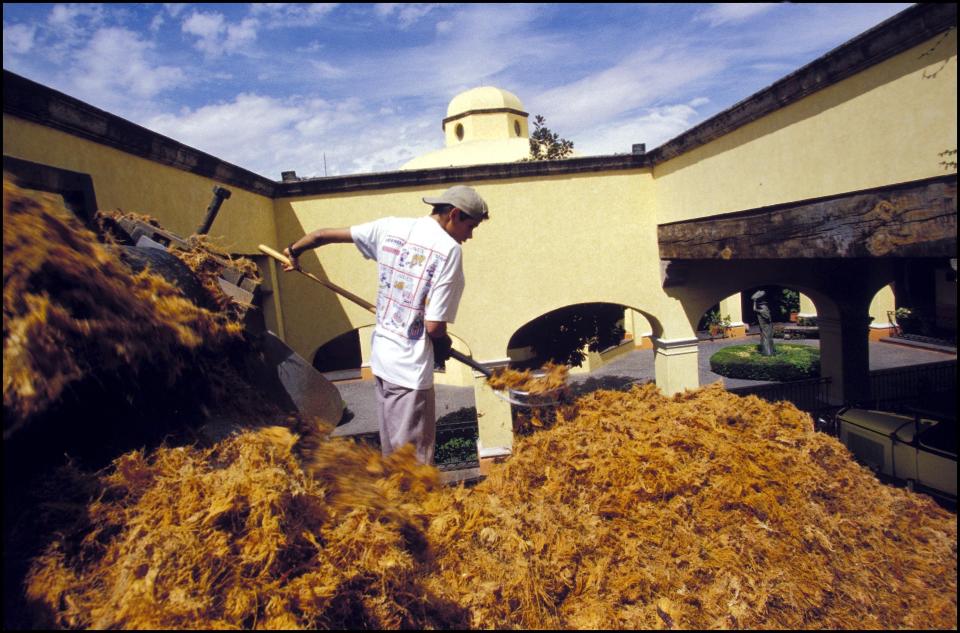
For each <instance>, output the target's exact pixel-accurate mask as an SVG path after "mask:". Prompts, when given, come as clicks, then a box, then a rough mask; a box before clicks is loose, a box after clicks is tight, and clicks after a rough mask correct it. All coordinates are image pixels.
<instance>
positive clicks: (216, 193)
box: [197, 185, 230, 235]
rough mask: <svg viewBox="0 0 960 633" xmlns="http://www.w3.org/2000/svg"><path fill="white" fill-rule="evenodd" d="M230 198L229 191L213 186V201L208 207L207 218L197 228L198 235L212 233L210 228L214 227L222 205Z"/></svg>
mask: <svg viewBox="0 0 960 633" xmlns="http://www.w3.org/2000/svg"><path fill="white" fill-rule="evenodd" d="M228 198H230V190H229V189H224V188H223V187H221V186H219V185H214V186H213V200H211V201H210V206H208V207H207V215H206V217H205V218H203V222H201V223H200V226H198V227H197V235H206V234H207V233H208V232H209V231H210V226H211V225H213V221H214V220H215V219H216V217H217V213H219V212H220V205H222V204H223V201H224V200H227V199H228Z"/></svg>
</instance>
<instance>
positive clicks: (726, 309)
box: [719, 292, 747, 337]
mask: <svg viewBox="0 0 960 633" xmlns="http://www.w3.org/2000/svg"><path fill="white" fill-rule="evenodd" d="M719 310H720V316H721V317H730V329H731V331H730V332H728V335H729V336H731V337H740V336H745V335H746V333H747V326H746V324H745V323H744V322H743V306H742V304H741V302H740V293H739V292H738V293H737V294H735V295H730V296H729V297H727V298H726V299H724V300H723V301H721V302H720V307H719Z"/></svg>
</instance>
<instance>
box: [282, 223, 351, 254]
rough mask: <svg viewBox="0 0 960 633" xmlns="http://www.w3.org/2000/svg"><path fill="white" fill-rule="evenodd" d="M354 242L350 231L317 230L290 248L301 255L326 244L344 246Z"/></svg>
mask: <svg viewBox="0 0 960 633" xmlns="http://www.w3.org/2000/svg"><path fill="white" fill-rule="evenodd" d="M352 241H353V238H352V237H351V235H350V229H317V230H316V231H311V232H310V233H307V234H306V235H304V236H303V237H301V238H300V239H299V240H297V241H295V242H293V243H292V244H290V246H291V247H292V248H293V250H294V252H295V253H296V254H297V255H299V254H300V253H302V252H304V251H308V250H311V249H314V248H319V247H321V246H324V245H325V244H343V243H346V242H352Z"/></svg>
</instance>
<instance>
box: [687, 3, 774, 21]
mask: <svg viewBox="0 0 960 633" xmlns="http://www.w3.org/2000/svg"><path fill="white" fill-rule="evenodd" d="M776 6H777V5H776V4H772V3H763V2H722V3H719V4H714V5H711V7H710V8H709V9H706V10H705V11H703V12H701V13H700V14H698V15H697V17H696V18H695V19H696V20H700V21H704V22H709V23H710V26H721V25H724V24H740V23H742V22H746V21H747V20H750V19H751V18H754V17H756V16H758V15H761V14H763V13H766V12H767V11H769V10H771V9H773V8H774V7H776Z"/></svg>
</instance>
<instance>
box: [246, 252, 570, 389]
mask: <svg viewBox="0 0 960 633" xmlns="http://www.w3.org/2000/svg"><path fill="white" fill-rule="evenodd" d="M260 250H261V251H262V252H263V253H266V254H267V255H269V256H270V257H273V258H274V259H276V260H277V261H279V262H281V263H283V264H286V265H288V266H289V265H290V260H289V259H287V257H286V256H285V255H283V254H282V253H280V252H278V251H276V250H274V249H272V248H270V247H269V246H267V245H265V244H260ZM299 272H300V273H301V274H303V275H305V276H307V277H309V278H310V279H313V280H314V281H316V282H318V283H320V284H322V285H324V286H326V287H327V288H329V289H330V290H332V291H334V292H336V293H337V294H339V295H341V296H343V297H346V298H347V299H349V300H350V301H353V302H354V303H356V304H357V305H359V306H360V307H361V308H365V309H366V310H367V311H369V312H371V313H372V314H374V315H376V314H377V308H376V306H374V305H373V304H372V303H370V302H369V301H367V300H366V299H364V298H362V297H358V296H357V295H355V294H353V293H352V292H350V291H349V290H346V289H344V288H341V287H340V286H338V285H337V284H335V283H332V282H330V281H327V280H326V279H320V278H319V277H317V276H316V275H314V274H312V273H308V272H307V271H305V270H299ZM450 357H451V358H454V359H456V360H458V361H460V362H461V363H463V364H464V365H467V366H468V367H470V368H472V369H474V370H476V371H478V372H480V373H481V374H483V375H484V376H486V377H487V378H490V377H491V376H492V375H493V372H491V371H490V369H488V368H487V367H484V366H483V365H481V364H480V363H478V362H477V361H475V360H473V359H472V358H470V357H469V356H467V355H465V354H463V353H461V352H458V351H457V350H455V349H451V350H450ZM565 391H566V386H564V387H560V388H558V389H554V390H552V391H549V392H546V393H540V394H531V393H529V392H526V391H516V390H513V389H511V390H510V392H509V394H508V395H505V396H504V395H500V393H499V392H498V391H494V393H495V394H497V397H499V398H501V399H502V400H505V401H507V402H509V403H510V404H513V405H516V406H518V407H549V406H555V405H557V404H560V403H561V399H562V397H563V393H564V392H565Z"/></svg>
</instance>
